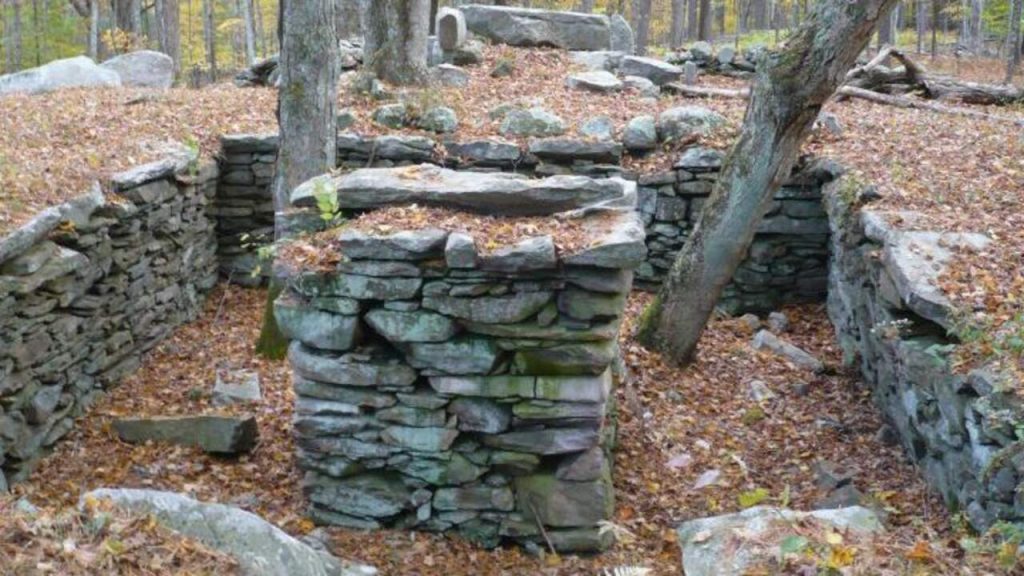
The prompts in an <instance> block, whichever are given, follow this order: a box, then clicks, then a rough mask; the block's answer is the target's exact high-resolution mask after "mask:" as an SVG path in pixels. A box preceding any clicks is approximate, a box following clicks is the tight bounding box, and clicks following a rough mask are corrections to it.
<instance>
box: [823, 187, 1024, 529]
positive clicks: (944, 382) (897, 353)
mask: <svg viewBox="0 0 1024 576" xmlns="http://www.w3.org/2000/svg"><path fill="white" fill-rule="evenodd" d="M863 190H864V188H863V186H862V185H860V184H858V183H856V182H855V181H853V180H851V179H845V178H844V179H841V180H839V181H837V182H836V183H833V184H830V185H828V186H827V187H826V204H827V206H828V211H829V215H830V218H831V222H832V228H833V236H832V244H833V252H834V259H833V266H832V269H831V275H830V289H829V297H828V311H829V316H830V318H831V320H832V323H833V324H834V325H835V328H836V335H837V337H838V340H839V343H840V345H841V347H842V349H843V351H844V356H845V357H846V359H847V361H848V362H850V363H851V364H857V365H859V367H860V371H861V373H862V375H863V376H864V379H865V381H866V382H867V384H868V386H870V388H871V390H872V393H873V396H874V399H875V401H876V403H877V404H878V406H879V408H880V409H881V410H882V412H883V414H884V415H885V416H886V418H887V420H888V421H889V423H890V424H891V425H892V428H893V430H894V432H895V434H896V436H897V437H898V438H899V441H900V443H901V444H902V445H903V448H904V449H905V450H906V453H907V454H908V456H909V457H910V458H912V459H913V460H914V461H915V462H917V463H918V465H919V466H920V468H921V470H922V473H923V474H924V476H925V478H926V479H927V481H928V482H929V483H930V484H931V485H932V486H934V487H935V489H936V490H937V491H938V492H939V493H940V494H941V495H942V497H943V498H944V499H945V501H946V503H947V504H948V505H949V506H950V507H951V509H953V510H954V511H963V512H965V513H966V517H967V518H968V520H969V521H970V523H971V524H972V525H973V526H974V527H975V528H976V529H978V530H984V529H986V528H988V527H989V526H991V525H992V524H993V523H995V522H996V521H998V520H1006V521H1013V522H1020V521H1022V520H1024V494H1022V493H1021V491H1020V490H1019V486H1020V482H1021V478H1022V475H1024V456H1022V454H1024V451H1022V448H1024V445H1022V444H1021V427H1020V426H1021V423H1022V422H1024V406H1022V403H1021V401H1020V397H1019V389H1020V385H1021V382H1020V381H1019V380H1017V379H1015V378H1013V377H1012V376H1011V375H1010V374H1009V373H1006V372H1002V371H1000V369H998V368H997V367H995V365H992V366H982V367H978V368H976V369H974V370H971V371H969V372H967V373H962V372H961V371H956V370H954V369H953V367H952V366H951V362H950V358H949V352H950V350H951V349H952V347H953V346H954V345H955V344H956V341H955V340H954V339H952V338H951V337H950V336H949V335H948V334H949V331H950V329H951V328H953V327H954V319H955V317H956V311H955V309H954V307H953V306H952V304H950V302H949V300H948V299H947V298H946V297H945V296H944V295H943V294H942V292H941V291H940V290H939V289H938V288H937V279H938V278H939V277H940V275H941V274H942V271H943V270H944V269H945V266H946V265H947V264H948V263H949V262H950V260H951V259H952V257H953V253H954V251H955V250H956V249H958V248H973V249H978V248H982V247H984V246H985V245H987V244H988V243H989V242H990V241H991V240H990V239H989V238H987V237H985V236H983V235H980V234H960V233H941V232H936V231H933V230H929V229H927V228H922V227H920V226H917V225H916V224H915V223H916V222H917V221H918V220H921V219H920V218H919V217H918V215H916V214H915V213H912V212H898V213H885V212H875V211H871V210H868V209H865V210H856V209H855V208H851V206H857V205H859V204H860V201H859V198H860V197H861V193H862V191H863ZM893 222H899V225H894V224H893Z"/></svg>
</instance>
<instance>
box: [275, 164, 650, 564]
mask: <svg viewBox="0 0 1024 576" xmlns="http://www.w3.org/2000/svg"><path fill="white" fill-rule="evenodd" d="M410 174H411V173H410V172H409V171H407V170H401V169H392V170H364V171H357V172H355V173H352V174H350V175H346V176H342V177H339V178H336V179H334V180H333V185H334V186H335V189H336V190H337V191H338V196H339V200H340V201H341V203H342V204H343V205H346V204H347V205H348V206H357V207H359V208H362V209H369V208H374V207H379V206H384V205H390V204H394V203H400V204H407V203H417V204H420V205H423V204H431V205H435V206H447V207H451V208H458V209H467V210H472V211H475V212H483V213H485V214H501V213H503V212H506V213H512V212H511V210H512V208H514V207H522V206H529V207H530V208H529V211H528V213H531V214H551V213H552V212H555V211H558V210H563V209H567V208H580V207H587V206H592V205H594V204H595V203H601V202H608V201H614V202H619V203H623V204H626V205H627V207H626V208H625V209H623V210H618V211H614V210H613V211H597V212H593V213H591V214H590V215H588V216H585V217H582V218H583V220H582V221H581V222H580V226H581V229H582V230H584V231H585V232H583V234H584V236H585V237H584V238H582V239H579V240H580V241H579V242H578V243H574V245H578V246H581V248H578V249H576V250H573V251H566V250H562V249H560V243H561V239H560V238H559V237H558V236H557V235H555V236H554V237H553V236H550V235H536V236H528V237H525V238H523V239H522V240H521V241H517V242H515V243H513V244H512V245H508V246H494V245H493V240H492V239H490V238H488V237H482V236H477V237H474V236H471V235H469V234H467V233H465V232H464V231H460V230H458V229H444V230H442V229H436V228H429V225H430V223H429V222H428V223H424V226H428V227H425V228H421V229H410V230H389V231H386V232H383V231H379V230H378V231H373V230H370V231H363V230H360V229H359V227H358V221H357V223H356V224H354V225H353V226H354V227H353V228H351V229H342V230H341V231H340V232H336V233H332V234H333V246H334V248H335V249H336V250H337V251H338V252H339V254H340V255H341V256H342V257H343V260H342V261H341V262H340V263H339V264H338V265H337V267H336V269H331V270H304V271H302V270H300V271H298V272H297V273H296V274H295V275H294V276H293V277H291V278H290V280H289V282H288V288H287V290H286V291H285V292H284V293H283V294H282V296H281V297H280V298H279V299H278V300H277V302H276V305H275V313H276V317H277V319H278V322H279V324H280V326H281V327H282V329H283V330H284V332H285V333H286V334H287V335H288V336H289V337H290V338H291V339H292V340H293V342H292V344H291V347H290V349H289V361H290V362H291V365H292V367H293V369H294V374H295V376H294V382H295V391H296V397H297V400H296V414H297V416H296V421H295V430H296V434H297V442H298V446H299V449H300V453H299V462H300V464H301V466H302V467H303V468H304V469H306V471H307V477H306V481H305V489H306V493H307V495H308V497H309V499H310V501H311V503H312V508H311V514H312V516H313V518H314V519H315V520H317V521H318V522H323V523H329V524H337V525H343V526H350V527H357V528H377V527H383V526H399V527H408V528H416V529H422V530H431V531H449V530H452V531H456V532H458V533H460V534H462V535H464V536H466V537H469V538H472V539H474V540H476V541H478V542H480V543H482V544H484V545H486V546H495V545H497V544H498V543H499V542H501V541H502V540H506V539H508V540H515V541H529V542H534V543H541V544H543V543H544V541H545V536H544V535H543V533H546V538H548V539H550V542H551V543H552V544H553V545H554V546H555V547H556V548H557V549H559V550H563V551H584V550H598V549H602V548H604V547H605V546H607V545H608V544H609V536H608V535H607V534H601V533H599V530H598V523H599V522H600V521H602V520H607V519H609V518H610V517H611V511H612V503H613V495H612V485H611V477H610V473H611V471H610V465H611V460H610V458H609V456H608V454H607V449H608V446H607V442H606V440H605V437H606V435H607V433H608V427H607V425H606V422H605V420H606V416H607V412H608V400H609V393H610V389H611V387H612V382H613V375H612V365H613V364H614V362H615V360H616V357H617V348H616V343H615V342H616V335H617V332H618V326H619V322H620V320H621V315H622V312H623V307H624V305H625V298H626V295H627V293H628V292H629V290H630V287H631V280H632V274H631V272H630V270H632V269H633V268H634V267H635V266H636V265H638V264H639V263H640V262H641V261H642V260H643V256H644V251H645V250H644V244H643V228H642V225H641V223H640V221H639V218H638V217H637V215H636V212H634V211H633V210H632V209H631V208H629V207H628V204H629V203H630V202H632V201H634V198H635V196H634V194H633V189H634V185H633V184H632V183H628V182H625V181H621V180H607V181H594V180H590V179H588V178H582V177H553V178H548V179H545V180H528V179H522V178H519V177H513V176H510V175H503V174H483V173H472V174H471V173H455V172H450V171H445V170H440V169H436V168H429V167H421V168H420V172H419V173H418V174H416V175H415V176H410ZM307 186H309V185H307ZM320 186H322V184H320ZM307 198H308V194H307V193H306V191H305V190H304V187H300V188H299V189H297V190H296V192H295V194H294V195H293V203H294V204H296V205H298V206H303V205H305V204H306V202H307ZM527 198H529V200H525V199H527ZM510 200H514V201H515V203H513V204H510V203H509V201H510ZM518 212H519V213H523V211H522V210H521V209H520V210H518ZM542 526H543V528H542ZM542 531H543V533H542Z"/></svg>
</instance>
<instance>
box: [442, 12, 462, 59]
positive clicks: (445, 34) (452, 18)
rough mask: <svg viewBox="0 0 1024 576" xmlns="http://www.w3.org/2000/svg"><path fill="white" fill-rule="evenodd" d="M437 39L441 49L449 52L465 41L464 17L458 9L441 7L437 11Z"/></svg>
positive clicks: (459, 46)
mask: <svg viewBox="0 0 1024 576" xmlns="http://www.w3.org/2000/svg"><path fill="white" fill-rule="evenodd" d="M437 41H438V43H439V44H440V45H441V50H444V51H445V52H451V51H452V50H455V49H458V48H461V47H462V45H463V44H465V42H466V17H465V16H464V15H463V14H462V12H461V11H460V10H453V9H451V8H441V9H440V10H438V11H437Z"/></svg>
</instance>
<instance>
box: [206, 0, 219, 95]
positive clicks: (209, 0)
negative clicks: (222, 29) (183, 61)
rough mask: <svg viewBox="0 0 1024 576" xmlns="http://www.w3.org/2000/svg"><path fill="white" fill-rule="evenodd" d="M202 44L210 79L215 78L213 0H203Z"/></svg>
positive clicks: (215, 32)
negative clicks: (204, 49)
mask: <svg viewBox="0 0 1024 576" xmlns="http://www.w3.org/2000/svg"><path fill="white" fill-rule="evenodd" d="M203 45H204V46H205V47H206V64H207V66H208V67H209V69H210V80H211V81H214V82H215V81H216V80H217V29H216V27H214V22H213V0H203Z"/></svg>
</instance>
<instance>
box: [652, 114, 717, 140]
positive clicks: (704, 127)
mask: <svg viewBox="0 0 1024 576" xmlns="http://www.w3.org/2000/svg"><path fill="white" fill-rule="evenodd" d="M724 124H725V118H723V117H722V116H721V115H720V114H718V113H716V112H713V111H711V110H709V109H707V108H704V107H702V106H680V107H678V108H669V109H668V110H665V111H663V112H662V113H661V114H659V115H658V124H657V129H658V138H659V139H661V140H662V141H666V140H671V141H674V142H675V141H679V140H684V139H686V138H688V137H690V136H694V135H698V136H705V135H707V134H710V133H711V131H713V130H714V129H715V128H718V127H719V126H722V125H724Z"/></svg>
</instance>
